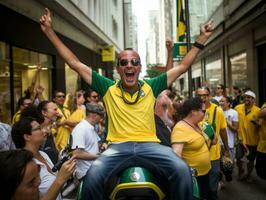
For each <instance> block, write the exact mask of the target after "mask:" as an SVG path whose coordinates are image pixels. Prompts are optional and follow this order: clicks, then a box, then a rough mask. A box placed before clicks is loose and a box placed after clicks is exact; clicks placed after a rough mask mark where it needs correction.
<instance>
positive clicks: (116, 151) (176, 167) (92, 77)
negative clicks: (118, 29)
mask: <svg viewBox="0 0 266 200" xmlns="http://www.w3.org/2000/svg"><path fill="white" fill-rule="evenodd" d="M51 18H52V15H51V13H50V11H49V9H47V8H46V9H45V13H44V15H42V17H41V18H40V26H41V29H42V31H43V33H44V34H45V35H46V36H47V37H48V39H49V40H50V41H51V42H52V44H53V45H54V46H55V48H56V49H57V51H58V52H59V54H60V55H61V56H62V57H63V59H64V60H65V62H66V63H67V64H68V65H69V66H70V67H71V69H73V70H75V71H76V72H77V73H79V75H80V76H81V77H82V78H83V79H84V81H85V82H86V83H87V84H89V85H90V87H91V88H92V89H93V90H95V91H96V92H97V93H98V94H99V95H100V96H101V97H102V98H103V102H104V105H105V108H106V113H107V141H108V142H109V146H108V149H107V150H106V151H104V152H103V153H102V154H101V155H100V156H99V157H98V158H97V160H95V161H94V163H93V164H92V166H91V167H90V169H89V170H88V172H87V174H86V177H84V182H83V190H82V194H81V196H82V199H84V200H86V199H90V200H101V199H104V192H103V191H104V186H105V185H104V182H105V180H106V177H108V175H110V173H111V172H112V171H113V170H117V169H120V168H121V167H122V166H123V167H127V166H128V164H130V163H132V165H133V164H137V163H139V162H141V163H143V162H144V161H145V164H146V165H145V167H147V168H154V166H156V169H154V170H155V171H156V172H155V173H160V174H163V175H164V177H163V178H166V179H167V180H169V181H168V183H169V187H168V188H169V192H168V195H169V198H168V199H180V200H181V199H186V200H190V199H192V177H191V172H190V169H189V167H188V165H187V164H186V163H185V162H184V161H183V160H182V159H181V158H179V157H178V156H176V154H174V152H173V151H172V149H171V148H170V147H166V146H164V145H160V144H159V142H160V140H159V139H158V138H157V136H156V128H155V127H156V126H155V119H154V104H155V100H156V97H157V96H158V95H159V94H160V93H161V92H162V91H163V90H164V89H166V88H167V87H168V86H170V85H171V84H172V83H173V82H174V81H175V80H176V79H177V78H178V77H179V76H180V75H181V74H183V73H185V72H186V71H187V70H188V69H189V67H190V66H191V65H192V63H193V61H194V60H195V59H196V56H197V55H198V54H199V52H200V50H201V49H203V48H204V43H205V42H206V41H207V40H208V38H209V37H210V36H211V35H212V32H213V29H212V21H209V22H208V23H206V24H204V25H203V26H202V27H201V29H200V30H201V31H200V35H199V37H198V38H197V40H196V42H195V43H194V45H193V47H192V48H191V50H190V51H189V52H188V53H187V54H186V56H185V57H184V58H183V60H182V61H181V62H180V63H179V65H178V66H177V67H174V68H172V69H170V70H168V71H167V72H166V73H163V74H162V75H160V76H158V77H155V78H152V79H149V80H143V81H141V80H139V74H140V72H141V60H140V56H139V54H138V52H136V51H135V50H133V49H125V50H123V51H121V52H120V53H119V55H118V60H117V66H116V70H117V72H118V74H119V75H120V77H121V80H120V81H113V80H111V79H108V78H106V77H103V76H101V75H99V74H97V73H96V72H95V71H93V70H92V68H91V67H88V66H87V65H85V64H84V63H82V62H81V61H80V60H79V59H78V58H77V56H76V55H74V53H73V52H72V51H71V50H70V49H69V48H67V47H66V46H65V45H64V43H63V42H62V41H61V40H60V39H59V37H58V36H57V35H56V33H55V31H54V30H53V28H52V19H51Z"/></svg>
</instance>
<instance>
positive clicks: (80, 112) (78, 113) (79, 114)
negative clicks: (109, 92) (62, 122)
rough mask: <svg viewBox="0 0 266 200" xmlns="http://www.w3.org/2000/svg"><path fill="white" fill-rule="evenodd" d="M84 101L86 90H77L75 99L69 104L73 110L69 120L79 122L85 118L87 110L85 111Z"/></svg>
mask: <svg viewBox="0 0 266 200" xmlns="http://www.w3.org/2000/svg"><path fill="white" fill-rule="evenodd" d="M84 102H85V98H84V91H83V90H79V91H77V92H76V93H75V96H74V98H73V101H72V102H71V103H70V105H69V108H70V111H71V115H70V117H69V120H72V121H74V122H77V123H79V122H80V121H81V120H83V119H85V117H86V111H85V106H84Z"/></svg>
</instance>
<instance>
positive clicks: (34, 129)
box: [31, 126, 42, 132]
mask: <svg viewBox="0 0 266 200" xmlns="http://www.w3.org/2000/svg"><path fill="white" fill-rule="evenodd" d="M39 130H42V129H41V126H37V127H36V128H32V129H31V132H34V131H39Z"/></svg>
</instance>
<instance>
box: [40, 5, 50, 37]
mask: <svg viewBox="0 0 266 200" xmlns="http://www.w3.org/2000/svg"><path fill="white" fill-rule="evenodd" d="M40 25H41V29H42V31H43V32H46V31H47V30H49V29H52V18H51V12H50V10H49V9H48V8H45V9H44V14H43V15H42V16H41V18H40Z"/></svg>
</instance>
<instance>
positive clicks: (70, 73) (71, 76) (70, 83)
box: [65, 64, 79, 94]
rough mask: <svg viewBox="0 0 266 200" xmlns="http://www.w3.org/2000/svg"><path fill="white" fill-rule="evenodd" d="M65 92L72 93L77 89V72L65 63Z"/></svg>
mask: <svg viewBox="0 0 266 200" xmlns="http://www.w3.org/2000/svg"><path fill="white" fill-rule="evenodd" d="M65 77H67V80H65V82H66V93H67V94H68V93H71V94H74V93H75V92H76V91H77V89H78V77H79V76H78V74H77V73H76V72H75V71H74V70H72V69H71V68H70V67H69V66H68V65H67V64H65Z"/></svg>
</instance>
